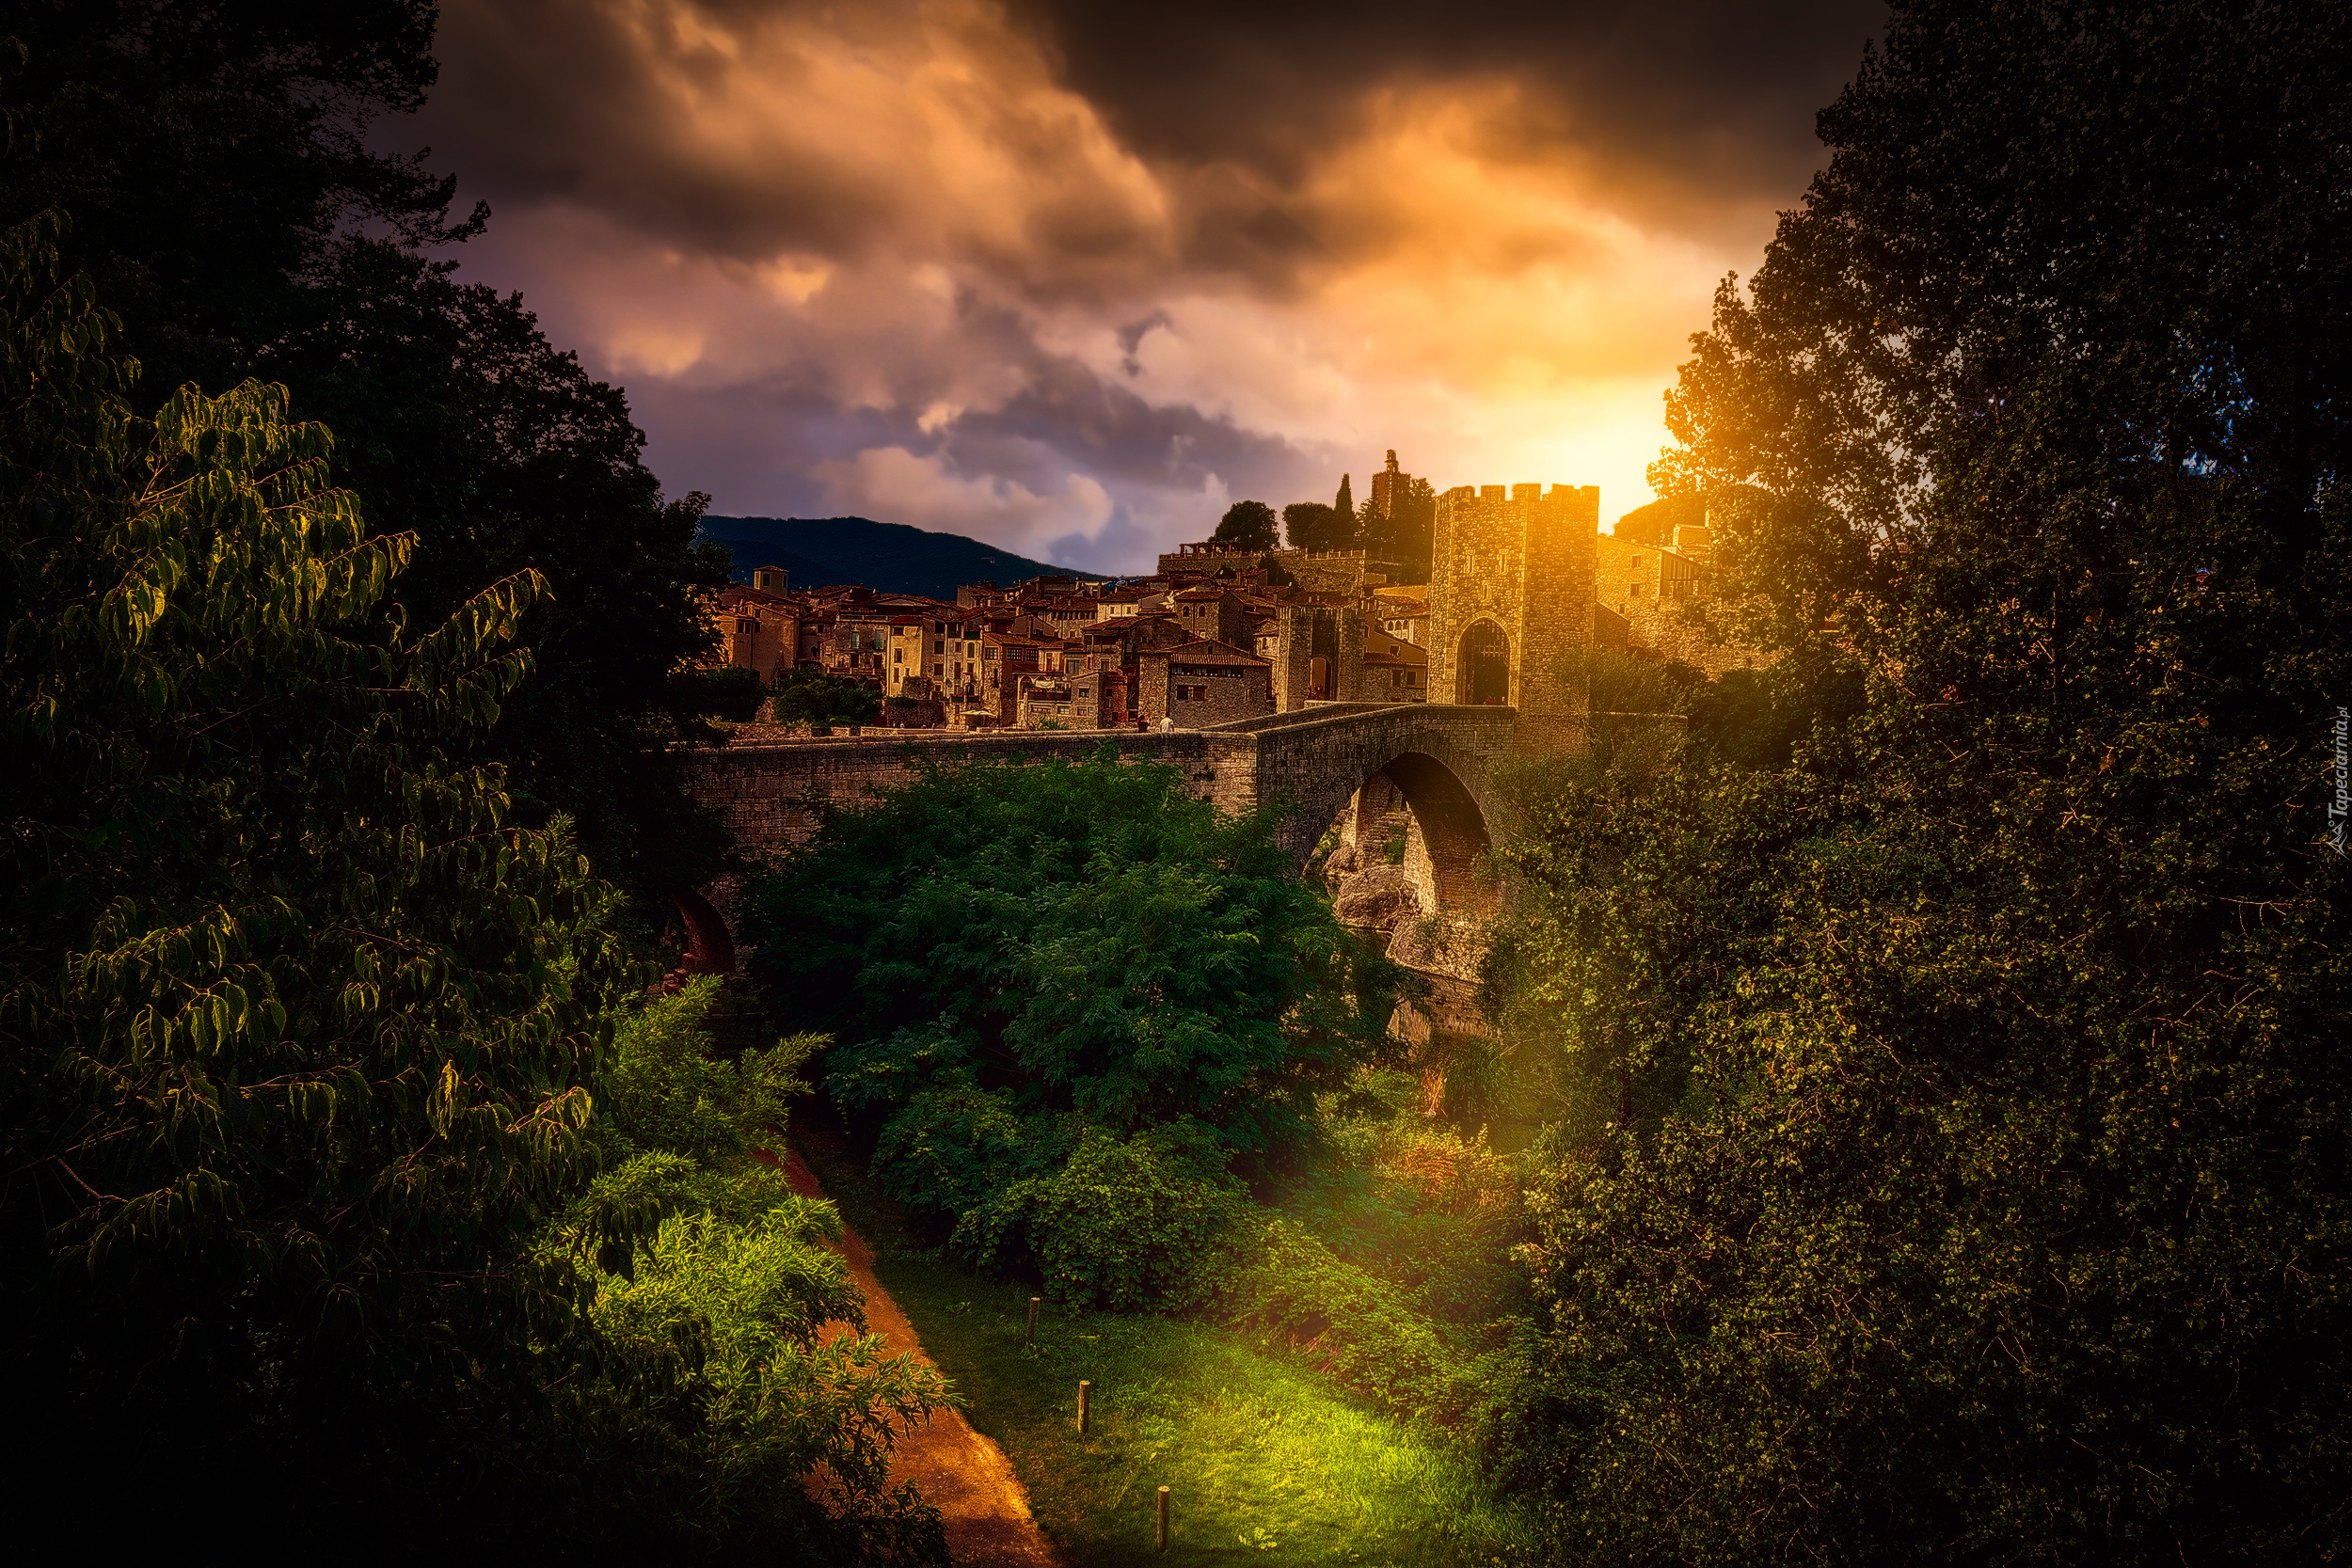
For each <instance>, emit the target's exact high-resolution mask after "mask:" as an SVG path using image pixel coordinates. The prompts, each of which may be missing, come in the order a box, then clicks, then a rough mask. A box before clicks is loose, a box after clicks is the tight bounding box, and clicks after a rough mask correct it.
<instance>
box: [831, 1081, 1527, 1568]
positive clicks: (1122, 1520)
mask: <svg viewBox="0 0 2352 1568" xmlns="http://www.w3.org/2000/svg"><path fill="white" fill-rule="evenodd" d="M812 1119H814V1118H812ZM799 1141H800V1142H801V1145H802V1150H803V1158H805V1159H806V1160H807V1161H808V1162H809V1164H810V1166H811V1167H812V1168H813V1169H814V1170H815V1171H816V1172H817V1174H818V1179H819V1180H822V1181H823V1182H824V1184H825V1190H826V1192H827V1193H828V1194H830V1195H832V1196H834V1199H835V1200H836V1201H837V1202H838V1203H839V1204H840V1206H841V1210H842V1213H843V1216H844V1217H845V1218H847V1219H848V1221H849V1222H850V1225H851V1226H853V1227H856V1229H857V1231H858V1233H859V1234H860V1235H862V1236H864V1237H865V1238H866V1243H867V1244H868V1245H870V1246H871V1247H872V1248H873V1251H874V1268H875V1273H876V1274H877V1275H880V1276H881V1278H882V1283H883V1285H884V1286H886V1287H887V1288H888V1289H889V1291H890V1292H891V1294H892V1295H894V1296H896V1297H897V1298H898V1305H899V1306H900V1307H903V1308H905V1310H906V1313H907V1316H908V1317H909V1318H911V1319H912V1320H914V1326H915V1331H916V1332H917V1333H919V1334H920V1335H921V1336H922V1338H923V1344H924V1347H925V1348H926V1349H927V1350H929V1351H930V1354H931V1355H932V1357H933V1358H934V1359H935V1360H937V1361H938V1363H939V1365H940V1367H941V1368H942V1370H945V1371H946V1373H947V1374H948V1375H949V1376H950V1377H952V1378H954V1379H955V1381H956V1384H957V1386H958V1387H959V1389H960V1390H961V1392H962V1395H963V1397H964V1400H965V1402H966V1405H965V1416H966V1418H968V1419H969V1420H970V1421H971V1423H972V1425H973V1426H974V1427H976V1428H977V1429H978V1430H979V1431H981V1432H983V1433H987V1434H988V1435H989V1436H990V1437H993V1438H994V1439H995V1440H996V1442H997V1443H998V1444H999V1445H1001V1446H1002V1447H1003V1449H1004V1450H1005V1452H1006V1454H1007V1455H1008V1456H1009V1458H1010V1459H1011V1460H1012V1463H1013V1465H1014V1467H1015V1468H1016V1469H1017V1470H1018V1471H1019V1472H1020V1474H1021V1479H1022V1481H1023V1482H1024V1483H1025V1485H1026V1486H1027V1487H1028V1489H1029V1500H1030V1505H1031V1507H1032V1508H1033V1509H1034V1510H1035V1511H1036V1513H1037V1518H1038V1522H1039V1523H1040V1524H1041V1526H1043V1527H1044V1529H1045V1531H1046V1533H1047V1534H1048V1535H1050V1536H1051V1537H1053V1539H1054V1542H1055V1544H1057V1546H1058V1547H1059V1548H1060V1550H1061V1552H1062V1554H1063V1556H1064V1558H1065V1559H1066V1560H1068V1561H1069V1562H1070V1563H1071V1564H1072V1565H1073V1568H1095V1565H1098V1564H1104V1565H1107V1564H1122V1563H1142V1562H1169V1563H1199V1562H1229V1561H1242V1560H1251V1561H1268V1562H1272V1561H1289V1562H1311V1563H1323V1562H1329V1563H1399V1564H1404V1563H1413V1564H1433V1565H1443V1564H1454V1563H1463V1564H1468V1563H1479V1564H1484V1563H1491V1562H1509V1561H1514V1560H1518V1558H1519V1557H1521V1556H1522V1555H1523V1553H1524V1548H1525V1547H1526V1546H1527V1545H1528V1544H1529V1533H1528V1532H1529V1527H1528V1525H1527V1523H1526V1521H1525V1520H1524V1518H1523V1517H1521V1516H1519V1515H1518V1513H1516V1512H1514V1511H1511V1510H1509V1509H1507V1508H1505V1507H1504V1506H1503V1505H1502V1503H1501V1502H1500V1501H1499V1500H1498V1499H1497V1498H1496V1497H1494V1496H1493V1495H1492V1494H1491V1493H1490V1492H1489V1491H1488V1490H1487V1489H1486V1486H1485V1485H1484V1483H1483V1482H1481V1481H1480V1480H1479V1478H1478V1476H1477V1475H1476V1473H1475V1471H1474V1470H1473V1469H1472V1467H1471V1466H1470V1465H1469V1464H1468V1463H1467V1462H1466V1461H1465V1460H1463V1459H1461V1458H1459V1457H1457V1456H1456V1455H1454V1454H1453V1453H1452V1452H1450V1451H1448V1449H1446V1448H1445V1447H1444V1445H1443V1444H1441V1443H1439V1442H1435V1441H1432V1440H1430V1439H1428V1438H1425V1437H1423V1436H1422V1435H1420V1434H1418V1433H1414V1432H1413V1431H1411V1430H1410V1429H1408V1428H1406V1427H1403V1426H1400V1425H1399V1424H1397V1423H1396V1422H1394V1421H1391V1420H1389V1419H1387V1418H1383V1417H1381V1416H1378V1415H1375V1414H1374V1413H1373V1412H1371V1411H1370V1410H1368V1409H1366V1408H1364V1407H1363V1406H1362V1405H1361V1404H1360V1403H1359V1402H1356V1401H1355V1400H1353V1399H1352V1398H1350V1397H1349V1396H1348V1395H1346V1394H1345V1393H1343V1392H1342V1391H1341V1390H1339V1389H1336V1388H1334V1387H1333V1386H1330V1385H1329V1384H1328V1383H1327V1382H1325V1381H1324V1380H1323V1379H1321V1378H1319V1377H1317V1376H1315V1375H1314V1373H1312V1372H1311V1371H1310V1370H1306V1369H1304V1368H1301V1367H1299V1366H1297V1365H1295V1363H1294V1362H1292V1361H1291V1360H1290V1359H1288V1358H1287V1357H1285V1356H1282V1355H1281V1354H1279V1353H1270V1352H1266V1351H1262V1350H1260V1349H1258V1348H1256V1347H1253V1346H1252V1345H1251V1344H1250V1343H1249V1342H1248V1337H1247V1336H1245V1335H1243V1334H1240V1333H1238V1332H1236V1331H1232V1330H1229V1329H1224V1328H1220V1327H1216V1326H1214V1325H1209V1324H1203V1323H1188V1322H1184V1321H1180V1320H1176V1319H1169V1318H1152V1317H1117V1316H1112V1315H1110V1314H1106V1313H1100V1314H1087V1315H1082V1316H1075V1317H1073V1316H1072V1315H1070V1314H1067V1313H1065V1312H1062V1311H1059V1310H1057V1309H1056V1308H1055V1307H1053V1306H1052V1305H1051V1304H1050V1303H1048V1304H1047V1305H1046V1306H1045V1307H1043V1308H1042V1309H1041V1316H1040V1319H1039V1323H1038V1337H1037V1344H1036V1346H1035V1347H1034V1348H1032V1347H1029V1346H1027V1345H1025V1343H1024V1339H1025V1317H1026V1313H1027V1310H1028V1291H1027V1290H1026V1289H1025V1288H1023V1287H1020V1286H1016V1285H1009V1284H1004V1283H1000V1282H994V1281H990V1280H985V1279H981V1278H978V1277H976V1276H975V1275H971V1274H969V1273H967V1272H965V1271H964V1270H963V1269H962V1268H961V1267H959V1266H958V1265H956V1264H955V1263H954V1262H952V1261H949V1260H948V1259H946V1258H944V1257H942V1256H941V1255H939V1254H938V1253H936V1252H929V1251H923V1250H919V1249H918V1248H917V1247H916V1246H914V1244H912V1243H910V1242H909V1240H908V1238H907V1235H906V1232H905V1231H904V1229H903V1228H902V1227H900V1226H899V1224H898V1220H897V1217H896V1214H895V1212H893V1210H892V1209H891V1207H890V1205H889V1204H888V1203H887V1201H886V1200H883V1199H882V1198H881V1197H880V1196H878V1195H877V1194H875V1193H874V1192H873V1190H872V1189H871V1188H870V1187H869V1186H868V1185H867V1183H866V1181H865V1180H864V1178H863V1176H862V1175H861V1174H860V1173H859V1172H858V1171H857V1169H856V1168H855V1167H854V1166H853V1165H852V1164H849V1163H848V1162H847V1161H846V1160H845V1159H844V1158H843V1156H842V1152H841V1150H840V1149H839V1148H838V1147H837V1146H835V1145H832V1144H831V1143H830V1141H829V1140H825V1139H822V1138H817V1139H806V1138H803V1139H801V1140H799ZM1081 1378H1085V1379H1088V1380H1089V1381H1090V1382H1091V1383H1092V1385H1093V1391H1092V1410H1091V1418H1090V1420H1089V1431H1088V1432H1087V1433H1086V1435H1084V1436H1083V1437H1082V1436H1080V1435H1079V1434H1078V1432H1077V1423H1076V1409H1077V1388H1078V1380H1079V1379H1081ZM1162 1486H1166V1487H1168V1488H1169V1493H1170V1497H1169V1505H1170V1506H1169V1517H1170V1538H1169V1543H1168V1552H1167V1554H1166V1555H1165V1556H1164V1557H1163V1556H1161V1555H1160V1554H1158V1553H1156V1552H1155V1551H1154V1550H1153V1548H1152V1503H1153V1497H1154V1494H1155V1491H1156V1489H1157V1488H1159V1487H1162ZM1261 1554H1273V1555H1270V1556H1262V1555H1261Z"/></svg>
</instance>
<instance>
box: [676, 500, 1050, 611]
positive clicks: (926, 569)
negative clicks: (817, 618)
mask: <svg viewBox="0 0 2352 1568" xmlns="http://www.w3.org/2000/svg"><path fill="white" fill-rule="evenodd" d="M703 536H704V537H705V538H707V539H715V540H717V541H718V542H719V543H720V544H722V545H724V546H726V547H727V553H728V554H729V555H731V556H733V557H734V558H735V580H736V581H738V582H749V581H751V580H752V568H753V567H755V566H781V567H783V568H784V569H785V570H786V571H787V572H789V573H791V574H792V586H794V587H795V588H815V587H818V586H820V585H822V584H825V583H835V582H855V583H862V584H864V585H865V586H866V587H868V588H876V589H882V590H883V591H885V592H889V593H898V594H929V595H930V596H931V597H933V598H939V599H953V598H954V597H955V596H956V589H957V587H958V586H960V585H961V584H963V583H967V582H978V581H994V582H1000V583H1011V582H1018V581H1019V580H1020V579H1022V578H1032V577H1037V576H1039V575H1040V574H1041V573H1049V572H1070V571H1074V570H1075V568H1074V567H1070V566H1055V565H1050V564H1048V563H1047V562H1042V561H1031V560H1030V559H1028V558H1027V557H1026V556H1019V555H1015V554H1013V553H1012V552H1011V551H1010V550H1001V549H998V548H997V547H996V546H993V545H984V544H982V543H981V542H980V541H978V540H977V539H967V538H965V537H964V536H963V535H962V534H961V533H932V532H930V531H927V530H924V529H919V528H910V527H908V526H907V525H906V524H904V523H878V522H875V521H873V520H872V519H871V518H867V517H705V518H704V519H703Z"/></svg>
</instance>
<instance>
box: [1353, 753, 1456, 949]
mask: <svg viewBox="0 0 2352 1568" xmlns="http://www.w3.org/2000/svg"><path fill="white" fill-rule="evenodd" d="M1400 798H1401V799H1402V800H1403V802H1404V805H1405V808H1406V810H1407V811H1408V812H1410V813H1411V814H1412V820H1413V825H1414V827H1415V828H1417V829H1418V830H1419V832H1418V834H1417V835H1416V836H1417V837H1418V838H1419V841H1420V842H1419V845H1418V846H1417V847H1418V849H1419V851H1420V852H1419V853H1418V854H1413V853H1410V852H1409V851H1408V853H1407V858H1406V863H1407V868H1408V869H1409V870H1411V871H1413V872H1414V873H1416V879H1417V880H1419V881H1420V882H1421V883H1422V886H1421V888H1420V897H1421V902H1422V907H1423V908H1424V909H1425V910H1431V911H1434V910H1438V909H1445V910H1454V911H1460V912H1465V913H1467V912H1473V911H1485V910H1486V909H1487V908H1488V906H1490V905H1491V904H1492V903H1493V893H1492V890H1491V888H1489V887H1488V886H1487V885H1486V884H1485V883H1483V882H1482V881H1481V880H1480V879H1479V878H1478V877H1477V874H1476V865H1477V861H1478V857H1479V856H1481V855H1483V854H1485V853H1486V851H1487V850H1488V849H1490V848H1492V847H1494V832H1493V830H1492V828H1491V827H1489V825H1488V823H1487V820H1486V807H1485V806H1483V805H1482V804H1481V803H1480V802H1479V799H1478V796H1477V794H1476V792H1475V791H1473V790H1472V788H1471V787H1470V784H1468V783H1466V782H1465V781H1464V780H1463V779H1462V778H1461V777H1460V776H1459V775H1457V774H1456V773H1455V772H1454V769H1453V768H1450V767H1448V766H1447V765H1446V764H1445V763H1443V762H1441V761H1439V760H1438V758H1436V757H1434V756H1432V755H1430V754H1429V753H1428V752H1420V751H1406V752H1398V753H1397V754H1396V755H1395V756H1393V757H1391V758H1390V759H1389V760H1388V761H1387V762H1386V763H1383V764H1382V765H1380V766H1379V767H1377V768H1373V769H1372V770H1371V771H1370V772H1369V773H1368V774H1366V776H1365V778H1364V780H1363V782H1362V783H1361V784H1359V785H1358V787H1357V790H1356V793H1355V796H1354V798H1353V799H1351V800H1349V801H1348V803H1347V805H1346V806H1344V807H1343V808H1342V810H1343V813H1346V812H1352V813H1354V814H1355V819H1354V820H1353V821H1345V822H1344V823H1343V826H1344V828H1345V835H1344V836H1345V837H1347V838H1348V839H1349V840H1350V841H1351V842H1353V843H1355V844H1357V845H1359V847H1369V846H1370V845H1372V844H1374V843H1375V842H1377V841H1378V839H1379V838H1380V835H1381V826H1380V825H1381V823H1382V822H1383V821H1384V820H1385V819H1386V818H1387V817H1388V815H1389V812H1390V810H1391V808H1392V805H1393V802H1394V801H1395V800H1397V799H1400Z"/></svg>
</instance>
